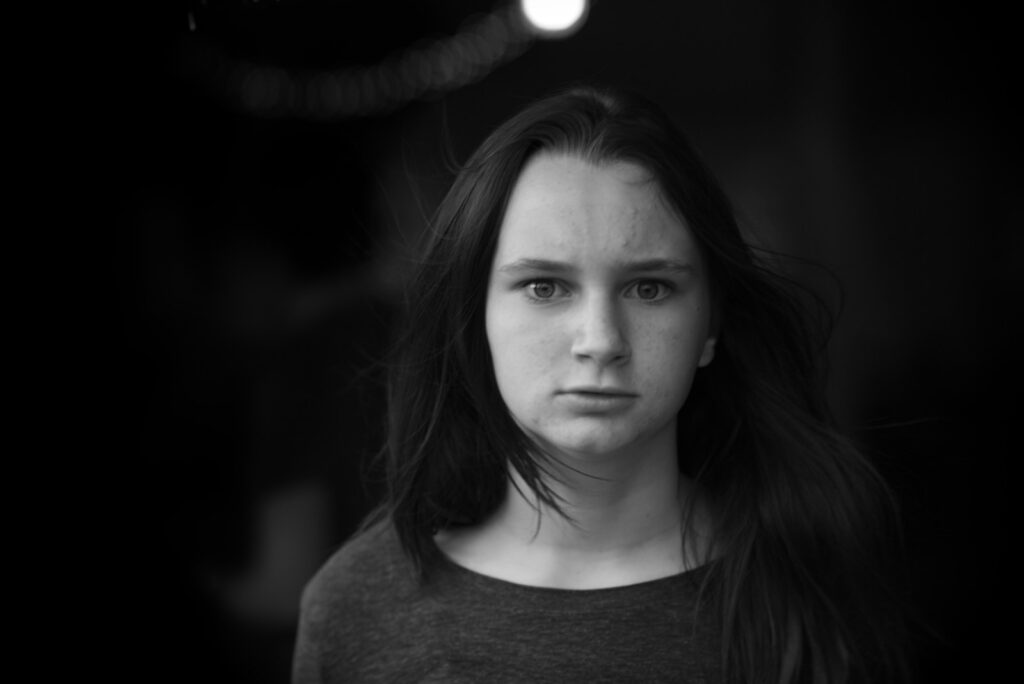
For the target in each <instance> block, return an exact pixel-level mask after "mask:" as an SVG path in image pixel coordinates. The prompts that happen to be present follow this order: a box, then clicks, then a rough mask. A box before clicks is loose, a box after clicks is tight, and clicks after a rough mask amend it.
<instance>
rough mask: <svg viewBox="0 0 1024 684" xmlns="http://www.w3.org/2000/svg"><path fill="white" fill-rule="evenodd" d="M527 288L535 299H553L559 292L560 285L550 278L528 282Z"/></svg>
mask: <svg viewBox="0 0 1024 684" xmlns="http://www.w3.org/2000/svg"><path fill="white" fill-rule="evenodd" d="M526 289H527V290H528V291H529V293H530V296H531V297H533V298H534V299H551V298H552V297H554V296H555V295H556V294H557V293H558V287H557V286H556V285H555V284H554V283H553V282H551V281H550V280H534V281H533V282H530V283H527V284H526Z"/></svg>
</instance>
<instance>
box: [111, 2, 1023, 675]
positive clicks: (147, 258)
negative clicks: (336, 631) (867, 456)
mask: <svg viewBox="0 0 1024 684" xmlns="http://www.w3.org/2000/svg"><path fill="white" fill-rule="evenodd" d="M504 4H506V3H500V2H498V3H492V2H479V1H478V2H474V1H471V0H416V1H412V0H401V1H398V0H396V1H394V2H379V3H367V4H366V5H360V4H358V3H354V2H344V1H342V0H333V1H331V0H260V1H259V2H255V1H253V0H194V1H192V2H179V3H176V4H173V5H168V6H166V7H162V8H160V9H158V10H154V9H152V8H149V9H147V10H146V11H142V10H137V15H136V16H133V17H129V19H130V21H127V22H126V28H125V29H124V32H123V33H122V34H121V35H122V37H123V36H128V39H127V40H126V41H125V43H124V44H123V45H122V46H121V47H122V49H121V50H118V51H116V52H112V56H113V57H114V59H113V60H112V62H111V66H110V68H109V70H108V75H109V76H110V77H111V78H110V79H109V80H110V82H111V85H112V86H113V88H112V91H111V92H110V93H109V96H108V97H107V99H106V100H105V101H103V102H101V103H100V105H102V114H103V117H104V120H105V123H106V124H108V126H107V128H105V129H104V130H105V135H107V136H108V137H107V138H105V139H104V141H105V143H106V145H107V155H108V162H109V163H110V164H111V165H112V167H113V168H114V169H115V172H114V174H113V175H112V176H111V183H110V184H109V187H108V189H107V190H108V191H107V192H106V193H105V194H104V195H103V197H104V199H105V201H106V202H107V210H108V211H109V212H111V214H112V216H113V225H114V226H115V230H114V231H112V232H111V233H110V234H112V235H114V237H115V242H114V244H113V249H112V250H109V251H108V252H107V254H109V255H111V256H113V257H114V258H113V259H112V260H111V263H110V266H109V269H108V273H107V274H108V275H111V276H112V278H111V280H112V281H113V282H114V283H116V287H115V297H116V299H115V301H116V304H117V309H118V311H119V312H120V314H121V315H120V317H119V322H118V324H117V327H116V328H115V329H114V330H115V332H116V336H117V349H118V353H116V354H115V356H116V360H117V361H118V362H119V365H120V368H121V369H122V371H121V372H120V373H118V374H117V375H116V376H114V375H112V376H111V383H112V384H116V389H117V394H118V396H119V397H120V398H121V399H123V401H122V402H120V403H121V404H123V405H121V406H120V409H119V410H120V413H119V425H120V426H121V427H120V429H119V434H124V435H125V436H126V437H127V438H126V439H125V440H124V448H125V449H126V452H125V455H126V457H127V458H126V460H125V465H124V466H123V467H121V470H120V473H121V475H122V476H125V477H126V482H127V483H128V485H127V486H126V487H125V488H123V490H122V491H121V495H120V496H119V497H118V498H116V499H114V501H115V502H116V505H115V506H113V507H112V509H113V513H114V515H113V523H114V524H116V525H118V529H123V530H124V532H123V533H121V534H118V535H116V536H115V543H116V545H117V547H118V549H119V551H120V557H123V558H125V559H126V560H125V561H124V567H121V568H119V569H118V572H117V573H112V577H113V578H114V580H115V581H114V582H113V584H114V587H115V589H114V590H118V589H120V590H121V591H122V592H123V593H125V594H127V599H128V600H127V601H126V602H125V603H127V606H126V607H125V608H124V612H123V613H120V614H119V619H118V621H117V625H118V626H117V628H116V630H112V632H114V633H112V634H110V636H111V638H112V639H113V640H114V641H115V642H116V643H118V644H119V645H121V646H122V648H123V647H126V648H124V650H126V651H128V652H129V654H130V656H131V657H130V658H129V659H128V660H127V661H124V660H123V658H124V655H123V652H122V655H121V656H119V658H118V661H119V662H121V663H122V664H123V665H124V667H125V668H126V669H129V671H132V669H131V668H132V667H135V668H144V670H135V671H136V672H137V673H138V674H140V677H139V678H140V679H145V680H149V681H153V680H154V679H156V680H166V681H189V682H197V681H199V682H205V681H211V682H212V681H219V682H251V683H253V684H259V683H263V682H268V683H269V682H283V681H286V680H287V676H288V668H289V658H290V655H291V647H292V643H293V639H294V629H295V622H296V618H297V608H298V597H299V592H300V590H301V587H302V585H303V583H304V582H305V581H306V580H307V579H308V578H309V576H310V575H311V574H312V573H313V572H314V571H315V569H316V568H317V566H318V565H319V563H321V562H322V561H323V560H324V558H325V557H326V556H327V555H328V554H329V553H330V552H331V551H332V550H333V549H334V548H336V547H337V545H338V544H339V543H340V542H341V541H342V540H343V539H344V538H345V537H346V536H347V535H348V534H349V533H350V532H351V531H352V529H353V527H354V525H355V524H356V523H357V522H358V520H359V518H360V517H361V516H362V515H363V514H364V513H365V512H366V510H367V509H368V507H369V506H370V504H371V502H372V500H373V497H374V496H375V494H376V492H377V491H378V487H379V485H378V483H376V482H375V481H374V480H373V479H369V480H367V479H366V478H364V477H363V476H362V465H361V463H362V462H363V461H364V460H365V457H366V456H367V455H369V454H371V453H372V452H373V451H374V450H375V449H376V447H377V446H378V445H379V440H380V439H381V435H382V422H383V414H382V404H381V386H380V379H381V374H380V366H379V362H380V361H381V360H382V353H383V349H384V347H385V345H386V343H387V340H388V336H389V333H390V330H391V328H390V325H391V322H392V310H393V307H394V304H395V301H396V297H397V293H398V291H399V289H400V286H401V278H402V275H403V273H404V272H405V270H404V268H403V259H404V258H405V257H406V256H408V251H407V247H406V246H405V245H406V244H407V242H408V239H409V238H410V237H412V236H415V234H416V233H417V232H418V231H419V230H420V229H422V227H423V226H424V225H425V223H426V220H427V217H429V215H430V213H431V212H432V211H433V209H434V207H435V205H436V203H437V201H438V200H439V198H440V195H441V193H442V192H443V190H444V188H445V187H446V184H447V183H448V181H449V180H450V179H451V171H452V167H453V164H457V163H458V161H460V160H462V159H464V158H465V156H466V154H468V152H469V151H470V150H471V149H472V148H473V147H474V146H475V145H476V144H477V143H478V142H479V141H480V140H481V139H482V138H483V136H485V135H486V133H487V132H489V130H490V129H491V128H493V127H494V126H495V125H496V124H497V123H499V122H500V121H501V120H503V119H504V118H505V117H506V116H508V115H509V114H510V113H511V112H512V111H514V110H515V109H517V108H518V107H519V106H521V105H522V104H524V103H526V102H527V101H529V100H531V99H533V98H534V97H536V96H539V95H541V94H543V93H546V92H548V91H550V90H551V89H552V88H555V87H558V86H560V85H563V84H565V83H567V82H569V81H571V80H575V79H580V78H596V79H600V80H604V81H607V82H611V83H616V84H623V85H629V86H633V87H636V88H638V89H641V90H643V91H645V92H646V93H647V94H649V95H651V96H652V97H654V98H655V99H658V100H660V101H661V102H662V103H663V104H664V105H665V106H666V107H668V108H669V109H670V110H671V111H672V112H673V114H674V115H675V116H676V117H677V118H678V120H679V121H680V122H681V124H682V125H683V127H684V129H685V130H686V131H687V132H688V133H689V135H690V137H691V139H692V141H693V142H694V143H695V145H696V147H697V148H698V149H699V150H700V151H701V152H702V153H703V155H704V156H705V157H706V159H707V160H708V162H709V163H710V165H711V166H712V168H713V169H714V170H715V171H716V172H717V173H718V174H719V176H720V178H721V180H722V182H723V184H724V185H725V187H726V189H727V190H728V192H729V193H730V194H731V196H732V197H733V198H734V200H735V202H736V204H737V207H738V209H739V211H740V213H741V215H742V217H743V222H744V227H745V229H746V230H747V231H748V232H749V235H750V236H751V239H753V240H755V241H757V242H759V243H761V244H766V245H769V246H771V247H774V248H777V249H780V250H782V251H785V252H788V253H791V254H794V255H796V256H799V257H802V258H807V259H811V260H813V261H815V262H817V263H819V264H821V265H822V266H823V267H824V268H823V269H805V270H804V271H802V272H801V277H804V278H806V279H807V280H808V282H810V283H812V284H814V285H815V286H817V287H820V288H822V289H823V291H824V292H825V293H826V295H827V296H828V297H829V298H830V299H831V300H832V301H839V298H840V295H839V294H838V292H839V291H838V288H837V284H836V283H837V281H838V282H841V283H842V291H843V293H844V307H843V310H842V314H841V317H840V318H839V321H838V324H837V327H836V330H835V334H834V338H833V343H832V347H831V349H830V355H831V367H832V370H831V385H830V392H831V398H832V402H833V406H834V409H835V412H836V414H837V416H838V418H839V420H840V422H841V423H842V424H843V426H844V427H845V428H847V429H848V430H850V431H851V433H852V434H853V435H854V437H855V438H856V439H857V440H858V441H859V442H860V443H861V444H862V445H863V446H864V447H865V448H866V449H867V450H868V451H869V452H870V453H871V454H872V455H873V457H875V458H876V459H877V462H878V463H879V465H880V467H881V468H882V470H883V471H884V472H885V474H886V475H887V476H888V477H889V478H890V480H891V481H892V482H893V485H894V487H895V488H896V490H897V492H898V494H899V496H900V498H901V502H902V504H903V507H904V514H905V517H906V525H907V540H908V547H909V552H910V568H909V569H910V573H911V576H912V578H913V583H912V586H913V589H912V592H911V595H910V596H909V598H910V600H911V601H912V602H913V603H914V604H915V605H916V606H918V608H919V610H920V611H921V613H922V615H923V616H924V618H925V620H926V621H927V622H928V623H929V624H930V625H931V626H932V627H933V628H934V630H935V631H936V632H937V635H936V637H935V638H934V639H932V640H928V641H926V642H924V644H923V646H922V647H921V653H920V655H919V662H920V667H921V670H922V681H925V682H931V681H935V682H939V681H994V680H996V679H997V673H998V672H1000V671H1001V667H1002V664H1003V663H1005V662H1008V659H1009V649H1010V643H1011V642H1010V639H1009V630H1008V627H1006V626H1005V623H1004V622H1003V621H1002V620H1001V619H1000V618H999V616H1000V615H1001V613H1002V612H1003V610H1004V607H1005V603H1006V599H1007V598H1008V596H1009V593H1010V588H1009V587H1010V585H1009V583H1008V579H1009V575H1008V573H1007V572H1006V566H1007V565H1008V564H1009V562H1010V560H1009V556H1008V554H1007V551H1006V548H1007V546H1008V545H1009V541H1010V539H1009V538H1008V535H1009V534H1011V533H1010V525H1009V523H1008V521H1007V516H1008V514H1009V502H1008V498H1009V489H1010V484H1011V481H1010V477H1009V472H1008V468H1009V462H1010V453H1009V452H1010V448H1011V447H1010V446H1009V442H1008V440H1007V437H1008V435H1009V432H1010V431H1009V427H1008V424H1009V422H1010V420H1011V419H1012V418H1013V417H1015V414H1016V411H1015V410H1013V408H1014V403H1015V402H1016V398H1015V394H1011V395H1007V394H1006V393H1005V392H1004V391H1001V389H1000V388H1002V387H1008V388H1010V389H1013V390H1016V389H1017V388H1018V387H1019V385H1017V384H1016V383H1011V378H1013V377H1014V376H1015V375H1016V372H1017V371H1018V370H1019V361H1018V353H1017V348H1018V342H1019V341H1020V338H1019V337H1018V336H1016V334H1015V331H1016V330H1017V326H1016V325H1015V324H1016V323H1019V322H1020V310H1021V306H1020V301H1021V296H1022V294H1024V292H1022V290H1024V287H1022V281H1021V270H1022V269H1021V267H1020V264H1021V259H1022V242H1021V237H1020V231H1019V217H1020V209H1019V206H1020V205H1019V201H1012V200H1016V198H1015V197H1014V196H1013V193H1016V192H1017V190H1018V187H1019V186H1018V184H1017V183H1016V182H1015V181H1016V178H1015V177H1014V174H1015V170H1014V169H1013V168H1012V166H1011V163H1010V162H1011V161H1014V162H1015V161H1016V159H1013V160H1011V159H1010V155H1009V149H1010V138H1009V135H1010V112H1009V107H1008V103H1009V100H1010V94H1011V92H1012V89H1013V88H1016V87H1017V86H1018V85H1019V84H1017V83H1016V82H1015V79H1016V77H1014V79H1011V77H1010V75H1009V67H1008V66H1007V60H1008V59H1009V58H1010V50H1009V37H1008V35H1009V28H1008V27H1009V26H1010V25H1011V22H1010V21H1009V17H1008V16H999V15H995V14H987V13H985V12H982V11H981V10H978V11H971V12H965V11H963V10H961V9H959V8H958V7H957V6H956V5H952V4H947V5H944V6H943V5H934V4H928V5H918V4H915V3H909V2H903V1H897V2H878V1H874V0H868V1H866V2H864V1H858V2H853V1H852V0H848V1H843V2H835V3H816V2H799V1H795V0H794V1H784V2H760V1H757V0H729V1H727V2H688V1H687V2H682V1H679V2H655V1H654V0H629V1H626V0H603V1H601V2H596V3H594V4H593V7H592V8H591V11H590V14H589V17H588V20H587V22H586V24H585V25H584V26H583V27H582V28H581V29H580V30H579V31H578V32H577V33H575V34H574V35H571V36H568V37H565V38H563V39H560V40H536V41H534V42H524V43H521V44H519V49H518V54H517V50H515V49H513V50H512V51H511V52H510V53H509V54H508V57H509V59H508V60H506V61H504V62H500V63H497V64H494V65H491V66H492V67H493V68H486V65H484V66H480V67H478V70H477V72H476V77H475V78H474V79H472V80H470V81H468V82H465V83H461V82H459V78H457V77H455V78H447V80H446V78H445V77H444V75H445V73H446V72H443V71H442V72H441V76H435V77H434V80H432V81H431V80H429V74H428V75H427V76H424V75H423V74H419V75H417V74H416V73H412V72H410V73H411V75H408V80H407V82H406V85H405V86H403V87H404V88H405V90H402V89H401V88H399V87H398V86H394V87H392V88H391V89H390V90H373V87H371V86H365V87H364V90H361V91H355V90H352V91H349V90H345V89H344V88H342V89H340V90H338V89H336V90H333V91H330V90H321V91H319V92H321V93H323V92H327V93H328V95H327V96H326V99H322V101H321V100H316V99H315V98H314V99H312V100H309V99H306V100H303V99H302V98H299V99H296V97H295V96H294V95H293V94H289V93H290V92H291V91H289V90H288V89H287V88H288V87H287V86H286V85H282V84H287V82H288V80H287V78H284V77H283V76H282V74H291V75H292V77H293V78H295V79H298V80H301V79H303V78H307V77H311V75H312V76H315V75H317V74H347V76H346V77H347V78H350V77H351V76H352V74H355V73H358V69H359V68H364V69H370V68H373V67H374V65H379V64H391V65H394V64H397V63H398V61H397V60H399V59H400V58H401V55H403V54H407V52H408V51H409V50H414V49H415V50H421V51H422V52H421V54H423V55H429V54H442V53H441V52H435V53H431V52H430V48H429V46H430V44H431V43H430V41H432V40H436V39H443V38H444V37H446V36H447V37H449V39H450V38H451V37H452V36H455V35H459V34H460V32H466V31H469V30H470V29H471V28H472V27H473V26H475V25H476V24H474V23H473V22H475V21H479V20H480V19H481V17H482V16H483V15H482V14H481V13H486V12H489V11H491V10H492V9H495V8H500V7H501V6H502V5H504ZM467 22H468V23H467ZM495 35H496V34H492V35H491V40H492V41H495V40H498V39H497V38H495ZM499 38H500V36H499ZM512 44H513V46H514V45H515V43H514V42H513V43H512ZM445 54H448V57H446V58H445V59H447V60H449V62H445V63H446V64H447V63H452V64H457V63H458V62H451V60H456V58H457V57H458V55H459V54H461V53H459V52H458V51H457V50H452V51H449V53H445ZM481 54H482V53H481ZM463 57H464V58H466V59H469V58H471V57H472V55H471V54H469V53H466V54H464V55H463ZM478 57H479V55H478ZM480 59H482V58H480ZM424 60H425V61H426V60H427V57H424ZM269 68H278V69H280V71H267V70H266V69H269ZM261 69H262V70H261ZM451 73H455V74H457V73H458V71H457V70H456V71H454V72H451ZM268 74H269V76H268ZM296 75H298V76H296ZM449 76H451V74H449ZM282 78H284V80H282ZM423 78H427V79H428V81H429V82H430V83H433V84H434V87H433V88H432V89H431V88H427V89H425V90H424V91H423V92H421V93H419V95H420V96H418V97H414V98H411V99H407V98H408V96H409V94H410V93H413V92H414V91H413V90H412V86H410V85H409V84H410V83H414V82H418V81H416V79H423ZM462 80H466V79H462ZM304 82H308V81H304ZM317 82H318V83H321V84H322V83H324V81H317ZM425 82H426V81H425ZM336 83H340V81H337V82H336ZM303 92H305V91H303ZM357 92H358V94H356V93H357ZM416 92H419V91H416ZM339 93H340V94H339ZM332 98H333V99H332ZM346 98H349V99H351V98H357V99H358V101H359V102H362V103H364V104H365V105H366V106H365V108H364V109H363V110H361V112H362V113H359V112H357V111H355V110H356V109H357V108H356V106H355V105H352V104H351V102H349V101H347V100H346ZM377 104H380V105H381V106H380V107H377V106H376V105H377ZM371 105H373V106H371ZM350 110H351V112H352V113H353V115H351V116H349V115H345V114H344V113H345V112H349V111H350ZM829 273H831V274H832V275H829ZM833 275H834V278H833ZM1016 451H1019V449H1017V450H1015V453H1016ZM1013 539H1016V536H1014V537H1013ZM121 578H123V579H121ZM125 637H128V639H127V641H125ZM119 650H121V649H119ZM129 663H131V665H129Z"/></svg>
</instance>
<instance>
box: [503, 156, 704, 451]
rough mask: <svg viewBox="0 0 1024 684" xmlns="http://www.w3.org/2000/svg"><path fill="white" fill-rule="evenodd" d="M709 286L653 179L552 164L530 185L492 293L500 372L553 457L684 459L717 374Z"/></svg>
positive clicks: (538, 169)
mask: <svg viewBox="0 0 1024 684" xmlns="http://www.w3.org/2000/svg"><path fill="white" fill-rule="evenodd" d="M710 306H711V296H710V286H709V283H708V281H707V276H706V274H705V272H704V268H703V263H702V259H701V255H700V251H699V249H698V247H697V244H696V242H695V241H694V239H693V237H692V235H691V234H690V231H689V229H688V228H687V227H686V226H685V225H684V223H683V222H682V221H681V220H680V219H679V218H678V217H677V216H676V214H675V213H674V212H673V211H671V210H670V209H669V207H668V205H667V203H666V202H665V201H664V200H663V198H662V197H661V193H660V190H659V189H658V187H657V185H656V183H655V182H654V181H653V180H652V178H651V176H650V174H649V173H648V172H647V171H646V170H645V169H643V168H642V167H640V166H638V165H636V164H632V163H626V162H610V163H607V164H601V165H594V164H591V163H589V162H586V161H583V160H581V159H579V158H577V157H574V156H570V155H566V154H552V153H544V154H540V155H537V156H536V157H534V158H533V159H531V160H530V162H529V163H528V164H527V165H526V167H525V168H524V169H523V172H522V174H521V175H520V177H519V179H518V181H517V183H516V185H515V188H514V189H513V192H512V196H511V198H510V200H509V205H508V208H507V211H506V213H505V217H504V220H503V222H502V225H501V233H500V235H499V237H498V245H497V250H496V252H495V256H494V262H493V263H492V265H491V273H490V281H489V283H488V290H487V311H486V329H487V340H488V343H489V345H490V350H491V356H492V358H493V361H494V373H495V377H496V379H497V382H498V388H499V389H500V391H501V396H502V398H503V399H504V401H505V404H506V405H507V406H508V408H509V411H510V412H511V413H512V416H513V417H514V418H515V420H516V421H517V422H518V424H519V425H520V427H522V428H523V429H524V430H525V431H526V432H527V434H529V435H530V436H531V437H533V438H534V439H535V440H536V441H537V442H538V443H539V444H540V445H541V446H542V447H544V448H546V449H549V450H551V449H554V450H555V452H556V453H558V452H561V453H563V454H566V455H576V456H585V457H594V456H608V455H614V454H617V453H627V452H633V453H636V452H635V450H636V449H645V448H648V447H651V446H652V445H655V444H659V443H660V444H666V443H671V444H672V445H673V446H674V435H675V421H676V414H677V413H678V412H679V409H680V408H681V407H682V405H683V402H684V401H685V400H686V396H687V394H688V393H689V390H690V385H691V383H692V380H693V376H694V373H695V372H696V370H697V368H698V367H700V366H704V365H706V364H708V363H709V362H710V361H711V358H712V356H713V354H714V339H713V338H711V337H710V313H711V312H710Z"/></svg>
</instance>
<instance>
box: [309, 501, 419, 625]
mask: <svg viewBox="0 0 1024 684" xmlns="http://www.w3.org/2000/svg"><path fill="white" fill-rule="evenodd" d="M415 586H416V577H415V573H414V570H413V568H412V564H411V563H410V562H409V561H408V560H407V559H406V557H405V554H404V552H403V551H402V548H401V545H400V544H399V541H398V535H397V533H396V532H395V530H394V527H393V526H392V525H391V523H390V521H382V522H378V523H374V524H373V525H371V526H370V527H367V528H366V529H363V530H361V531H359V532H357V533H356V534H354V535H353V536H352V537H351V538H349V540H348V541H346V542H345V543H344V544H343V545H342V546H341V547H340V548H339V549H338V550H337V551H335V552H334V553H333V554H332V555H331V556H330V557H329V558H328V559H327V561H326V562H324V564H323V565H322V566H321V567H320V569H319V570H318V571H317V572H316V574H315V575H314V576H313V577H312V578H311V579H310V580H309V582H308V583H307V584H306V587H305V589H304V590H303V594H302V609H303V612H305V613H307V614H308V616H309V617H313V616H314V615H315V614H316V613H318V612H322V611H325V610H327V611H329V610H331V609H332V608H333V609H338V608H342V607H344V608H347V609H349V610H355V609H356V608H358V607H359V604H366V603H369V602H373V601H375V600H377V599H383V598H387V597H390V598H391V600H395V599H397V598H399V597H400V595H401V594H402V593H406V592H408V591H412V590H414V588H415ZM378 589H379V590H381V591H384V592H385V593H384V594H383V595H381V594H378V592H377V590H378ZM396 590H397V593H396Z"/></svg>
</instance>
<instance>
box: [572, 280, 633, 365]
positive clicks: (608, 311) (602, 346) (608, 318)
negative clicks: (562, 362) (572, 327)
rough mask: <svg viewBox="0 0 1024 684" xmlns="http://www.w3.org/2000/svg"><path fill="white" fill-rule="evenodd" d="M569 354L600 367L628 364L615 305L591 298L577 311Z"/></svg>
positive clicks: (623, 331)
mask: <svg viewBox="0 0 1024 684" xmlns="http://www.w3.org/2000/svg"><path fill="white" fill-rule="evenodd" d="M572 354H573V356H574V357H575V358H577V359H588V360H590V361H593V362H595V363H597V364H598V365H599V366H608V365H615V364H622V363H625V362H626V361H628V360H629V357H630V347H629V340H628V336H627V334H626V330H625V325H624V321H623V320H622V312H620V311H619V310H618V307H617V306H616V304H615V302H612V301H607V300H605V299H604V298H598V297H593V298H590V300H589V301H586V302H584V303H583V305H582V306H581V307H580V312H579V320H578V324H577V329H576V335H575V338H574V340H573V345H572Z"/></svg>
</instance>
